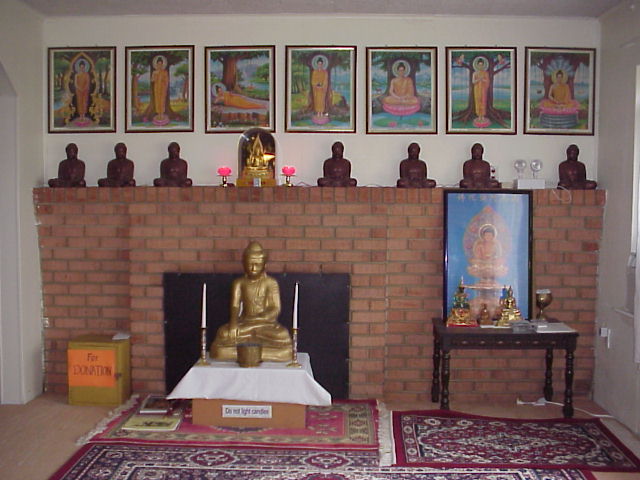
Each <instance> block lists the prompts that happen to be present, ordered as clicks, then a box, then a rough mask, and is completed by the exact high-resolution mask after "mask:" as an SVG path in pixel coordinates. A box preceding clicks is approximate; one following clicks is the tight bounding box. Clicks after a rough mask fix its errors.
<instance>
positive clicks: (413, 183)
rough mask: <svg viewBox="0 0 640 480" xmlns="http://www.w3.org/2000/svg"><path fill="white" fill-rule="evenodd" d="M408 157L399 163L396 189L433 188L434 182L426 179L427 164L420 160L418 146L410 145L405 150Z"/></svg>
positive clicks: (415, 144)
mask: <svg viewBox="0 0 640 480" xmlns="http://www.w3.org/2000/svg"><path fill="white" fill-rule="evenodd" d="M407 151H408V153H409V157H408V158H405V159H404V160H402V161H401V162H400V178H399V179H398V182H397V184H396V185H397V187H398V188H434V187H435V186H436V181H435V180H431V179H430V178H427V164H426V162H424V161H423V160H420V159H419V158H418V156H419V155H420V145H418V144H417V143H415V142H414V143H412V144H410V145H409V148H408V149H407Z"/></svg>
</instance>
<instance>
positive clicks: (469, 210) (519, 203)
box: [443, 189, 533, 319]
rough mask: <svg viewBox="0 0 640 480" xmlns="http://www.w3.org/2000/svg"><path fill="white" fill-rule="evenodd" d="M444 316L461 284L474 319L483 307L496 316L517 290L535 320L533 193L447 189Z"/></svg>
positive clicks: (526, 313) (521, 305)
mask: <svg viewBox="0 0 640 480" xmlns="http://www.w3.org/2000/svg"><path fill="white" fill-rule="evenodd" d="M443 193H444V200H443V201H444V268H443V272H444V275H443V277H444V288H443V315H444V316H445V318H446V316H447V315H448V313H449V311H450V309H451V307H452V305H453V298H454V294H455V293H456V290H457V288H458V286H459V285H460V283H461V282H462V284H463V285H464V287H465V292H466V293H467V294H468V298H469V304H470V307H471V316H472V318H478V316H479V314H480V311H481V310H482V309H483V305H485V304H486V306H487V309H488V311H489V313H490V315H491V316H492V318H493V317H494V316H495V315H496V314H497V308H498V305H499V301H500V298H501V297H503V296H504V295H505V293H506V292H505V290H506V289H507V288H509V287H511V288H512V289H513V295H514V297H515V299H516V303H517V307H518V309H519V310H520V312H521V314H522V316H523V318H526V319H531V311H532V302H531V298H532V297H531V275H532V269H531V256H532V217H533V214H532V208H533V204H532V192H531V191H530V190H507V189H503V190H464V189H445V190H444V192H443Z"/></svg>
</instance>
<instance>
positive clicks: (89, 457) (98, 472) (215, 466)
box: [50, 443, 595, 480]
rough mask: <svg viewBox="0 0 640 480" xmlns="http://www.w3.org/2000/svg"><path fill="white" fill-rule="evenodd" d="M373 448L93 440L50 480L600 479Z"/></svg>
mask: <svg viewBox="0 0 640 480" xmlns="http://www.w3.org/2000/svg"><path fill="white" fill-rule="evenodd" d="M375 463H377V458H375V456H374V457H372V456H371V455H370V453H364V452H361V453H356V454H355V455H354V452H344V451H323V450H321V449H309V450H305V449H294V450H291V449H287V448H247V447H226V448H215V447H205V446H185V445H172V446H164V445H123V444H115V443H109V444H101V443H95V444H88V445H85V446H84V447H82V449H81V450H80V451H79V452H78V453H77V454H76V456H74V458H72V459H71V460H70V461H69V462H68V463H67V464H66V465H65V466H63V467H62V468H61V469H60V471H58V472H57V473H56V474H55V475H54V476H53V477H51V479H50V480H86V479H117V478H122V479H125V478H127V479H133V478H135V479H180V480H205V479H206V480H208V479H216V480H249V479H251V480H594V478H595V477H593V476H592V475H591V473H590V472H580V471H579V470H563V469H556V470H541V469H537V470H534V469H526V468H518V469H516V468H513V469H496V468H484V469H481V468H472V469H428V468H424V467H413V468H407V467H378V466H375Z"/></svg>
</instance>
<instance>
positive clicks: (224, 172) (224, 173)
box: [218, 165, 231, 187]
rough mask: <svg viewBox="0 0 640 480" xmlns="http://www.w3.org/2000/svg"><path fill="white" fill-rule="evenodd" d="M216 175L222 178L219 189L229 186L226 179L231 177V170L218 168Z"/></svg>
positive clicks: (224, 167) (223, 167)
mask: <svg viewBox="0 0 640 480" xmlns="http://www.w3.org/2000/svg"><path fill="white" fill-rule="evenodd" d="M218 175H219V176H221V177H222V183H221V184H220V186H221V187H227V186H229V184H228V183H227V177H228V176H229V175H231V168H230V167H227V166H226V165H223V166H222V167H218Z"/></svg>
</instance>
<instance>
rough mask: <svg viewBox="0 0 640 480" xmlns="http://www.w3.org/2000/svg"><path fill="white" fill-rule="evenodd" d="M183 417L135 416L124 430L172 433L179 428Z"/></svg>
mask: <svg viewBox="0 0 640 480" xmlns="http://www.w3.org/2000/svg"><path fill="white" fill-rule="evenodd" d="M181 420H182V416H181V415H175V416H167V415H153V414H152V415H133V416H132V417H131V418H130V419H129V420H127V421H126V422H125V423H124V425H122V429H123V430H136V431H140V430H146V431H149V432H170V431H173V430H175V429H177V428H178V426H179V425H180V421H181Z"/></svg>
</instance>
